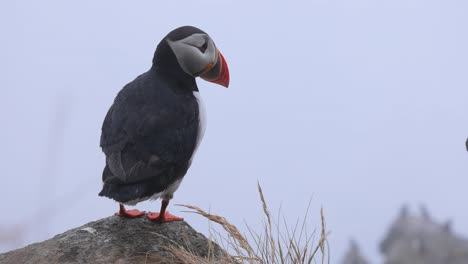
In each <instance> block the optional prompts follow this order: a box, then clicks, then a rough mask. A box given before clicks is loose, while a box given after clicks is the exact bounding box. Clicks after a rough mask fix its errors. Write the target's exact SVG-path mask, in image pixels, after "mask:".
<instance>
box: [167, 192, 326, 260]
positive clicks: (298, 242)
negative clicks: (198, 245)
mask: <svg viewBox="0 0 468 264" xmlns="http://www.w3.org/2000/svg"><path fill="white" fill-rule="evenodd" d="M258 193H259V195H260V201H261V205H262V207H263V214H264V217H265V218H264V222H263V230H261V232H256V231H254V230H252V228H250V227H249V226H248V225H247V229H248V235H247V236H246V235H245V234H242V232H240V231H239V229H238V228H237V227H236V226H235V225H233V224H231V223H230V222H229V221H228V220H227V219H226V218H224V217H222V216H219V215H215V214H211V213H207V212H206V211H204V210H203V209H201V208H199V207H196V206H191V205H179V206H183V207H185V208H187V209H190V210H189V211H188V212H192V213H196V214H199V215H201V216H203V217H205V218H207V219H208V220H210V221H211V222H214V223H216V224H219V225H220V226H221V227H222V228H223V229H224V232H225V234H222V233H220V232H218V231H216V230H215V229H213V228H211V232H212V234H213V233H214V236H212V237H211V239H213V240H214V242H215V243H217V244H219V245H221V247H222V248H223V249H224V250H225V251H226V252H228V253H229V255H227V256H225V257H223V258H220V257H214V255H213V254H208V257H204V258H202V257H199V256H194V255H193V254H192V253H191V252H188V251H187V250H185V249H184V248H182V247H178V246H175V245H171V246H169V247H168V250H169V251H170V252H171V253H172V254H173V256H174V257H175V258H176V259H177V260H178V261H180V263H185V264H201V263H203V264H204V263H207V264H208V263H246V264H302V263H307V264H310V263H322V264H323V263H330V252H329V245H328V241H327V235H328V232H327V230H326V222H325V217H324V212H323V208H321V210H320V216H321V230H320V232H319V233H318V234H317V232H315V231H313V232H312V233H309V232H308V229H307V228H308V219H309V217H308V214H309V207H310V202H309V206H308V207H307V210H306V211H305V214H304V216H303V218H302V220H301V219H299V220H298V221H297V222H296V223H295V225H294V227H290V226H289V225H288V224H287V222H286V220H285V219H284V218H283V221H282V222H283V223H282V224H280V223H279V222H280V220H279V219H280V217H281V211H280V212H279V213H278V219H277V220H276V221H274V220H273V217H272V214H271V213H270V210H269V209H268V206H267V203H266V200H265V196H264V194H263V190H262V188H261V186H260V184H258ZM317 235H318V241H315V240H316V238H317ZM314 242H315V243H314Z"/></svg>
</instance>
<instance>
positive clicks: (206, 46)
mask: <svg viewBox="0 0 468 264" xmlns="http://www.w3.org/2000/svg"><path fill="white" fill-rule="evenodd" d="M207 48H208V41H205V43H204V44H203V45H202V46H201V47H199V48H198V49H199V50H200V51H201V52H202V53H205V51H206V49H207Z"/></svg>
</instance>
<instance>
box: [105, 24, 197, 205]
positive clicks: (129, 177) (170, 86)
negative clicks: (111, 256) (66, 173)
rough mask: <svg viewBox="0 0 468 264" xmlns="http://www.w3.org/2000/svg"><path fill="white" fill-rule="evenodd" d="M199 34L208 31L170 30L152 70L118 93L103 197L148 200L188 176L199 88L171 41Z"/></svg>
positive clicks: (108, 129)
mask: <svg viewBox="0 0 468 264" xmlns="http://www.w3.org/2000/svg"><path fill="white" fill-rule="evenodd" d="M194 33H204V32H203V31H201V30H199V29H197V28H194V27H189V26H187V27H181V28H178V29H176V30H174V31H172V32H170V33H169V34H168V35H167V36H166V37H165V38H164V39H163V40H162V41H161V42H160V43H159V45H158V47H157V49H156V52H155V54H154V58H153V66H152V67H151V69H150V70H149V71H148V72H146V73H144V74H142V75H140V76H138V77H137V78H136V79H135V80H134V81H132V82H130V83H129V84H127V85H126V86H125V87H124V88H123V89H122V90H121V91H120V92H119V94H118V95H117V97H116V99H115V101H114V103H113V105H112V106H111V108H110V109H109V111H108V113H107V115H106V118H105V120H104V123H103V126H102V134H101V147H102V149H103V151H104V153H105V154H106V167H105V168H104V172H103V182H104V186H103V189H102V191H101V192H100V193H99V195H101V196H106V197H109V198H113V199H114V200H116V201H119V202H122V203H126V202H128V201H132V200H139V199H143V198H147V197H149V196H151V195H153V194H155V193H159V192H162V191H164V190H165V189H166V188H168V186H169V185H171V184H172V183H174V182H175V181H177V180H179V179H181V178H182V177H183V176H184V175H185V173H186V172H187V169H188V167H189V166H190V164H189V163H190V160H191V157H192V155H193V152H194V150H195V147H196V144H197V142H196V140H197V135H198V129H199V106H198V102H197V100H196V98H195V97H194V95H193V91H198V88H197V85H196V82H195V79H194V77H192V76H190V75H188V74H186V73H185V72H184V71H183V70H182V69H181V67H180V66H179V64H178V62H177V59H176V57H175V55H174V54H173V52H172V50H171V49H170V47H169V45H168V44H167V41H166V40H167V39H170V40H177V39H182V38H185V37H187V36H189V35H191V34H194Z"/></svg>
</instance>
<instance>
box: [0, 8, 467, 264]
mask: <svg viewBox="0 0 468 264" xmlns="http://www.w3.org/2000/svg"><path fill="white" fill-rule="evenodd" d="M164 2H165V3H162V1H149V0H146V1H137V2H135V1H116V0H112V1H111V0H102V1H91V0H81V1H59V0H49V1H32V0H30V1H25V0H16V1H2V2H1V3H0V30H1V31H0V32H2V33H1V36H2V37H1V42H0V58H1V59H0V72H2V74H0V83H2V85H1V88H0V89H1V91H2V97H1V98H3V100H2V104H0V121H1V123H2V128H3V129H1V130H0V137H1V138H2V139H3V144H2V145H3V148H2V151H1V152H0V160H1V161H2V162H1V163H0V169H1V171H2V184H1V192H0V200H2V201H3V203H2V205H1V207H0V208H1V210H2V211H3V212H5V211H6V212H7V213H4V214H3V217H2V218H0V229H1V228H5V227H9V228H10V229H12V228H11V226H14V225H17V224H21V223H25V224H27V226H28V227H29V228H30V229H28V230H27V231H28V232H27V234H26V235H25V237H24V240H23V241H22V242H18V244H17V246H20V245H22V244H24V243H30V242H32V241H39V240H43V239H45V238H48V237H51V236H52V235H55V234H57V233H59V232H63V231H65V230H67V229H70V228H72V227H76V226H79V225H82V224H84V223H86V222H89V221H93V220H96V219H98V218H102V217H105V216H108V215H111V214H112V213H113V212H114V211H115V210H116V209H117V205H116V204H115V202H113V201H111V200H108V199H105V198H101V197H98V196H97V193H98V192H99V190H100V187H101V182H100V181H101V171H102V168H103V164H104V156H103V154H102V153H101V151H100V149H99V147H98V146H99V136H100V127H101V124H102V120H103V118H104V116H105V113H106V111H107V109H108V108H109V106H110V104H111V102H112V100H113V99H114V96H115V95H116V93H117V92H118V91H119V89H120V88H121V87H122V86H123V85H125V84H126V83H127V82H129V81H131V80H132V79H133V78H134V77H136V76H137V75H138V74H140V73H142V72H144V71H146V70H147V69H148V68H149V67H150V63H151V59H152V55H153V52H154V49H155V47H156V45H157V43H158V42H159V41H160V39H161V38H162V37H164V35H165V34H166V33H167V32H169V31H170V30H172V29H174V28H176V27H178V26H182V25H193V26H197V27H200V28H201V29H203V30H205V31H206V32H208V33H209V34H210V35H211V37H212V38H213V39H214V41H215V42H216V44H217V46H218V47H219V48H220V50H221V51H222V52H223V54H224V55H225V57H226V59H227V61H228V63H229V67H230V72H231V86H230V88H229V89H223V88H221V87H220V86H216V85H213V84H210V83H207V82H204V81H199V82H198V84H199V87H200V90H201V93H202V95H203V98H204V101H205V104H206V107H207V114H208V129H207V132H206V134H205V139H204V142H203V143H202V145H201V147H200V149H199V151H198V153H197V157H196V159H195V161H194V164H193V166H192V168H191V170H190V171H189V173H188V175H187V176H186V178H185V180H184V182H183V184H182V186H181V188H180V189H179V190H178V191H177V193H176V196H175V198H174V203H186V204H193V205H197V206H200V207H202V208H206V209H208V208H210V209H211V211H212V212H215V213H218V214H221V215H223V216H225V217H227V218H228V219H230V220H231V221H232V222H233V223H235V224H237V225H239V226H243V219H245V220H246V221H247V222H249V223H251V224H252V225H253V226H254V227H255V226H258V227H259V220H258V219H259V217H260V216H261V214H262V211H261V207H260V203H259V200H258V195H257V192H256V182H257V180H259V181H260V182H261V183H262V185H263V189H264V191H265V194H266V196H267V198H268V202H269V204H270V206H271V207H272V210H273V211H276V209H277V208H278V207H279V206H280V204H281V205H282V210H283V212H284V213H285V214H287V215H288V217H289V218H290V219H295V218H296V217H299V216H301V215H302V214H303V213H304V210H305V208H306V206H307V204H308V200H309V198H310V197H313V200H312V208H311V209H310V213H311V215H312V217H311V221H310V226H311V227H317V228H319V227H320V223H319V219H320V218H319V208H320V206H322V205H323V207H324V209H325V214H326V219H327V224H328V228H329V229H330V230H331V231H332V235H331V237H330V244H331V250H332V263H337V261H338V260H339V259H340V258H341V256H342V254H343V253H344V251H345V249H346V248H347V246H348V240H349V238H351V237H354V238H356V239H357V241H358V242H359V243H360V245H361V247H362V249H363V250H364V254H366V255H368V256H370V257H371V258H372V260H373V261H374V262H375V261H377V260H378V259H379V253H378V252H377V246H378V242H380V240H381V238H382V237H383V236H384V233H385V231H386V228H387V227H388V225H389V223H390V221H392V220H393V218H394V217H395V216H396V214H397V212H398V209H399V207H400V206H401V205H402V204H403V203H409V204H411V205H413V206H416V205H418V204H419V203H425V204H427V205H428V207H429V209H430V211H431V212H432V213H433V215H435V216H436V217H437V218H438V219H440V220H444V219H446V218H451V219H453V220H454V227H455V230H456V231H457V232H460V233H462V234H465V235H467V236H468V211H467V210H466V201H467V191H466V190H467V186H468V180H467V175H468V154H467V153H466V150H465V148H464V141H465V139H466V137H467V136H468V103H467V98H468V77H467V76H468V75H467V72H468V49H467V47H468V35H467V34H466V27H467V25H468V17H467V16H466V14H467V13H468V2H466V1H462V0H459V1H456V0H444V1H442V0H439V1H434V0H418V1H417V0H391V1H372V0H352V1H350V0H329V1H328V0H314V1H271V0H270V1H266V0H264V1H233V0H231V1H219V0H218V1H214V0H213V1H196V2H195V1H164ZM51 164H52V165H51ZM45 204H50V206H51V208H52V209H55V210H56V211H57V212H56V214H54V215H52V216H51V217H49V218H44V215H43V214H40V213H38V208H41V206H44V205H45ZM139 208H142V209H147V210H148V209H152V210H158V209H159V202H152V203H145V204H143V205H141V206H139ZM170 209H171V211H173V212H176V213H179V212H178V211H179V210H180V209H178V208H175V207H171V208H170ZM179 214H180V215H183V216H184V217H185V218H186V220H187V221H188V222H189V223H190V224H191V225H193V226H194V227H195V228H197V229H198V230H200V231H206V229H207V222H206V221H205V220H203V219H201V218H200V217H198V216H196V215H191V214H184V213H179ZM1 247H2V248H3V249H4V250H5V249H6V248H8V247H10V248H11V247H12V245H10V246H5V245H1Z"/></svg>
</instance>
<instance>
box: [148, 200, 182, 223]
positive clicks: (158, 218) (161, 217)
mask: <svg viewBox="0 0 468 264" xmlns="http://www.w3.org/2000/svg"><path fill="white" fill-rule="evenodd" d="M168 204H169V200H166V199H164V200H162V202H161V211H160V212H159V213H148V214H146V217H147V218H148V219H149V220H151V221H153V222H158V223H165V222H172V221H183V220H184V219H183V218H181V217H177V216H175V215H172V214H170V213H169V212H166V208H167V205H168Z"/></svg>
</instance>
